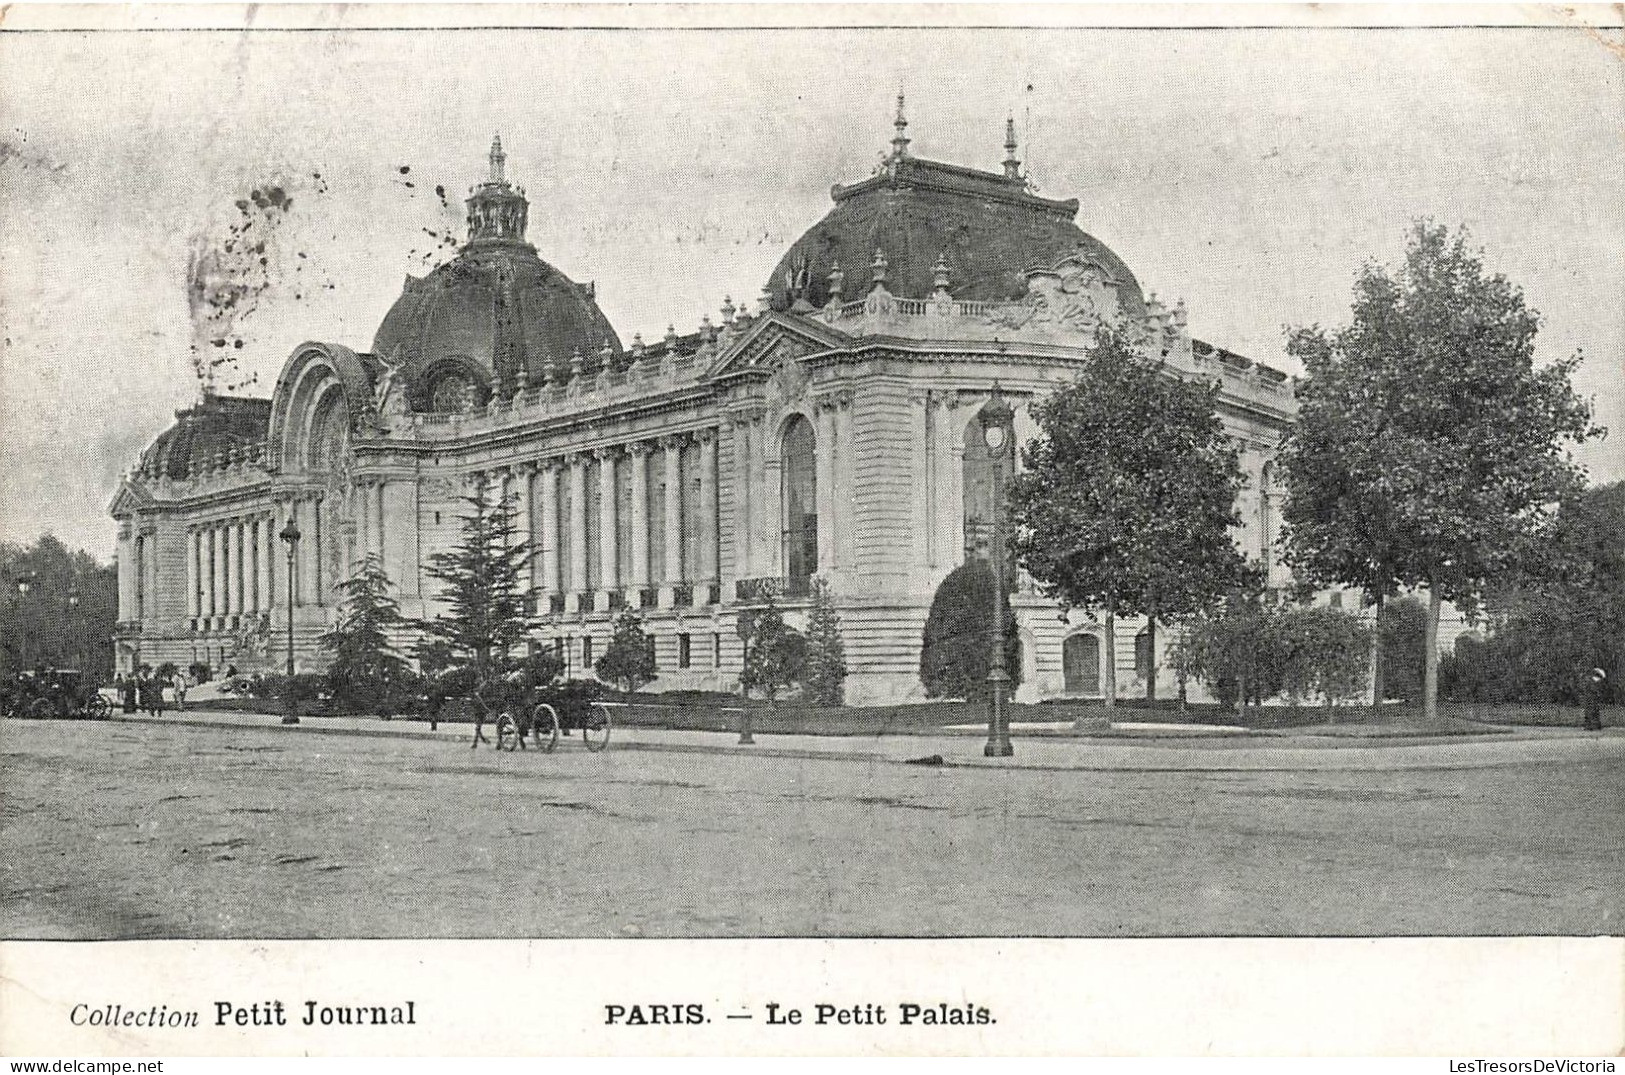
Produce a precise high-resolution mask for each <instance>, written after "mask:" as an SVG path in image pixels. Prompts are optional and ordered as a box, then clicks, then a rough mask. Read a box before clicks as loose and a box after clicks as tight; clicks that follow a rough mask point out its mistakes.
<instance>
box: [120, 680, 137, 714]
mask: <svg viewBox="0 0 1625 1075" xmlns="http://www.w3.org/2000/svg"><path fill="white" fill-rule="evenodd" d="M118 693H119V700H120V701H122V702H123V703H124V711H125V712H126V713H134V712H135V702H136V681H135V673H134V672H131V673H130V674H129V675H125V676H120V677H119V685H118Z"/></svg>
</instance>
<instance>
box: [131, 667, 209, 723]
mask: <svg viewBox="0 0 1625 1075" xmlns="http://www.w3.org/2000/svg"><path fill="white" fill-rule="evenodd" d="M188 686H190V683H189V682H188V680H187V678H186V673H185V672H182V671H178V670H177V671H176V672H175V674H174V675H173V676H168V677H166V676H163V675H160V674H159V673H158V672H155V671H154V670H153V668H152V666H151V665H149V664H144V665H142V666H141V667H140V668H139V669H137V670H136V671H134V672H131V673H129V674H128V675H126V674H124V673H122V672H120V673H119V674H118V675H116V676H114V677H113V689H114V690H116V691H118V696H119V701H120V702H121V703H123V706H124V712H126V713H134V712H135V711H136V710H137V709H140V710H141V712H143V713H149V714H151V715H152V716H155V717H161V716H163V715H164V690H165V688H168V689H170V690H173V691H174V692H175V708H176V709H177V710H178V711H180V712H185V711H186V689H187V687H188Z"/></svg>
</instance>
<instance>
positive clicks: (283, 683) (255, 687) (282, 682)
mask: <svg viewBox="0 0 1625 1075" xmlns="http://www.w3.org/2000/svg"><path fill="white" fill-rule="evenodd" d="M248 693H249V694H250V695H252V696H253V697H255V698H269V699H272V700H282V699H286V698H287V696H288V677H287V676H286V675H284V674H282V673H281V672H269V673H256V674H254V675H253V676H250V677H249V679H248ZM326 693H327V676H326V675H324V674H323V673H321V672H296V673H294V677H293V696H294V701H296V702H314V701H317V700H318V699H320V698H322V697H323V696H324V695H325V694H326Z"/></svg>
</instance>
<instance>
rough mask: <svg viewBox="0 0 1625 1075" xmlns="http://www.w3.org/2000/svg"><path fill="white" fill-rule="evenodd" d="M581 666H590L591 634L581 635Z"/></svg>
mask: <svg viewBox="0 0 1625 1075" xmlns="http://www.w3.org/2000/svg"><path fill="white" fill-rule="evenodd" d="M581 667H583V668H591V667H592V635H582V636H581Z"/></svg>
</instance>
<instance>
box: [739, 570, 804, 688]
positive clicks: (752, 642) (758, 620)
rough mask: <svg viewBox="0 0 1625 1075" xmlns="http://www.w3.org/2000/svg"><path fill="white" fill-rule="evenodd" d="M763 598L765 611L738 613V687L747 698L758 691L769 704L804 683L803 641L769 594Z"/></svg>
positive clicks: (755, 610)
mask: <svg viewBox="0 0 1625 1075" xmlns="http://www.w3.org/2000/svg"><path fill="white" fill-rule="evenodd" d="M765 596H766V598H767V605H766V607H764V608H759V609H754V610H749V611H742V612H740V613H739V615H740V617H741V620H740V623H741V627H742V630H741V635H742V637H743V639H744V643H745V660H744V667H743V668H741V669H740V672H739V685H740V687H741V688H742V689H743V690H744V691H745V693H746V694H747V695H748V694H749V693H750V691H751V690H753V689H754V690H759V691H761V692H762V696H763V697H764V698H766V699H767V700H768V702H769V703H772V702H773V701H774V699H776V698H777V697H778V696H779V693H780V692H781V691H785V690H789V689H790V688H791V687H794V686H796V685H797V684H799V683H801V682H803V681H804V680H805V678H806V675H807V639H806V638H805V637H803V636H802V635H801V633H800V632H799V631H796V630H794V629H793V628H791V627H789V626H787V625H786V624H785V622H784V615H783V613H781V612H780V611H779V608H778V606H777V605H775V604H774V603H773V594H772V591H768V592H767V593H766V594H765Z"/></svg>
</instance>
